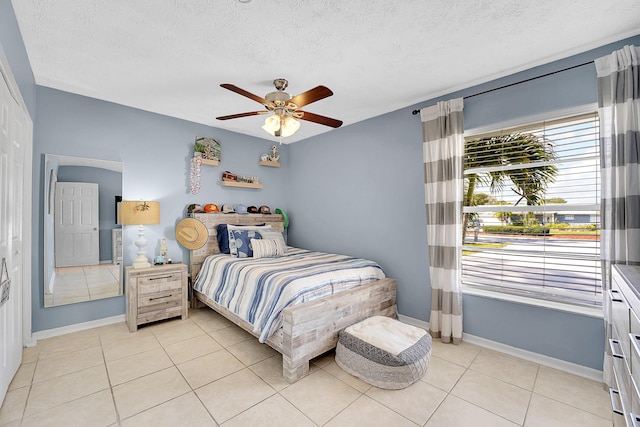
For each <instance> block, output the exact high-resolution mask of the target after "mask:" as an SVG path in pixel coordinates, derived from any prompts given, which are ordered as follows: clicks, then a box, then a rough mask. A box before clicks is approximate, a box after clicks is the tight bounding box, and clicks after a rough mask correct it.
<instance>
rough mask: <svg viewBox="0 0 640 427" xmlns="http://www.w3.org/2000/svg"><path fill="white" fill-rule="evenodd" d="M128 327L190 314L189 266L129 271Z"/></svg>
mask: <svg viewBox="0 0 640 427" xmlns="http://www.w3.org/2000/svg"><path fill="white" fill-rule="evenodd" d="M125 275H126V283H127V296H126V304H127V312H126V317H127V325H128V326H129V330H130V331H131V332H134V331H136V330H137V329H138V326H139V325H143V324H145V323H149V322H155V321H157V320H163V319H168V318H171V317H177V316H181V317H182V318H183V319H186V318H187V316H188V312H187V266H186V265H184V264H168V265H161V266H154V267H151V268H143V269H133V268H131V267H126V268H125Z"/></svg>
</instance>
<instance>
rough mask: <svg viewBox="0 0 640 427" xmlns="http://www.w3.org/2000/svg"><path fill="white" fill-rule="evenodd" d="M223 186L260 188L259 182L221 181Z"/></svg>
mask: <svg viewBox="0 0 640 427" xmlns="http://www.w3.org/2000/svg"><path fill="white" fill-rule="evenodd" d="M221 184H222V186H223V187H240V188H262V184H260V183H259V182H238V181H221Z"/></svg>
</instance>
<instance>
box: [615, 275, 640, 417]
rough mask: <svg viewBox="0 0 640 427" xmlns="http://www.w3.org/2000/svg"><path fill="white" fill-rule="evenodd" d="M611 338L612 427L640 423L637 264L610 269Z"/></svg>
mask: <svg viewBox="0 0 640 427" xmlns="http://www.w3.org/2000/svg"><path fill="white" fill-rule="evenodd" d="M611 278H612V280H611V290H610V291H609V300H610V303H611V324H612V328H611V339H610V341H609V345H610V347H611V354H612V356H613V373H614V381H615V384H613V387H612V388H611V390H610V393H611V405H612V407H613V412H614V419H613V423H614V426H625V425H626V426H629V427H631V426H638V425H640V418H639V415H640V388H639V386H640V319H639V318H638V316H639V315H640V267H638V266H629V265H614V266H613V267H612V268H611Z"/></svg>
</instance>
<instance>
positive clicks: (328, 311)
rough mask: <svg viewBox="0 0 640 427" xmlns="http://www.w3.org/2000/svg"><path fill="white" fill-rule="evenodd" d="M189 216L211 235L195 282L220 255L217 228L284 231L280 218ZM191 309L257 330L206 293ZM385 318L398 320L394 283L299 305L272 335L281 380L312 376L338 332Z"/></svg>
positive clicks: (195, 261)
mask: <svg viewBox="0 0 640 427" xmlns="http://www.w3.org/2000/svg"><path fill="white" fill-rule="evenodd" d="M191 217H193V218H196V219H198V220H200V221H202V222H203V223H204V224H205V225H206V226H207V230H208V231H209V239H208V240H207V243H206V244H205V245H204V246H203V247H202V248H200V249H197V250H192V251H190V262H189V269H190V272H191V278H192V281H195V277H196V276H197V274H198V272H199V271H200V268H201V267H202V263H203V261H204V259H205V258H206V257H207V256H208V255H210V254H215V253H220V250H219V249H218V241H217V238H216V226H217V225H218V224H237V225H255V224H263V223H267V224H271V227H272V229H273V230H276V231H281V232H282V231H284V225H283V218H282V216H281V215H277V214H272V215H263V214H244V215H241V214H222V213H206V214H203V213H197V214H191ZM192 291H193V298H192V300H191V303H192V307H196V306H197V304H198V302H202V303H204V304H205V305H207V306H209V307H211V308H212V309H213V310H215V311H216V312H218V313H220V314H221V315H222V316H224V317H225V318H227V319H229V320H230V321H232V322H233V323H235V324H236V325H238V326H240V327H241V328H243V329H244V330H246V331H247V332H249V333H251V334H252V335H254V336H256V337H257V336H258V335H256V334H255V333H253V331H252V330H253V327H252V325H251V324H249V323H248V322H246V321H244V320H242V319H241V318H239V317H238V316H236V315H235V314H233V313H232V312H230V311H229V310H227V309H226V308H224V307H221V306H219V305H218V304H216V302H215V301H213V300H211V299H210V298H209V297H207V296H206V295H204V294H201V293H200V292H198V291H196V290H195V289H192ZM375 315H381V316H388V317H393V318H395V317H396V281H395V280H394V279H390V278H386V279H382V280H375V281H371V282H369V283H366V284H364V285H362V286H358V287H357V288H353V289H349V290H346V291H342V292H338V293H336V294H332V295H328V296H326V297H323V298H319V299H316V300H312V301H308V302H305V303H302V304H298V305H295V306H292V307H289V308H286V309H285V310H284V311H283V322H284V323H283V326H282V328H281V329H280V330H279V331H277V332H276V333H274V334H273V335H271V336H270V337H269V339H268V340H267V342H266V343H267V344H268V345H269V346H271V347H272V348H274V349H275V350H276V351H278V352H279V353H281V354H282V375H283V377H284V378H285V379H286V380H287V381H288V382H290V383H293V382H296V381H298V380H299V379H300V378H302V377H304V376H305V375H306V374H307V372H308V371H309V360H311V359H313V358H314V357H317V356H319V355H321V354H323V353H325V352H327V351H329V350H331V349H332V348H335V347H336V345H337V342H338V333H339V332H340V331H341V330H342V329H344V328H346V327H348V326H350V325H352V324H354V323H357V322H359V321H360V320H363V319H366V318H367V317H371V316H375Z"/></svg>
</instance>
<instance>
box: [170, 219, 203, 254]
mask: <svg viewBox="0 0 640 427" xmlns="http://www.w3.org/2000/svg"><path fill="white" fill-rule="evenodd" d="M208 238H209V232H208V230H207V226H206V225H204V224H203V223H202V221H199V220H197V219H195V218H185V219H183V220H181V221H180V222H179V223H178V225H176V240H178V243H180V244H181V245H182V246H184V247H185V248H187V249H191V250H194V249H200V248H201V247H203V246H204V244H205V243H207V239H208Z"/></svg>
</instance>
